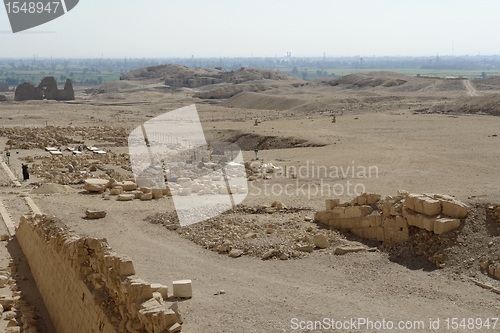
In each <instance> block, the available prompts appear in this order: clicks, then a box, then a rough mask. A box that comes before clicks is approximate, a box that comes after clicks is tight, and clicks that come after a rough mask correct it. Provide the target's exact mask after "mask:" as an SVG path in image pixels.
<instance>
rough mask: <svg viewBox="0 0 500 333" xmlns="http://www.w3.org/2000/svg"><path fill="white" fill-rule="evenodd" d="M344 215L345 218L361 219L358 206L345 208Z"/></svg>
mask: <svg viewBox="0 0 500 333" xmlns="http://www.w3.org/2000/svg"><path fill="white" fill-rule="evenodd" d="M344 214H345V217H346V218H355V217H361V209H360V208H359V206H348V207H345V209H344Z"/></svg>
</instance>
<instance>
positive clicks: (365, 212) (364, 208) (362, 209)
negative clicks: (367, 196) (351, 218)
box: [359, 205, 373, 216]
mask: <svg viewBox="0 0 500 333" xmlns="http://www.w3.org/2000/svg"><path fill="white" fill-rule="evenodd" d="M359 210H360V212H361V216H366V215H368V214H370V213H371V212H372V211H373V208H372V207H371V206H368V205H365V206H359Z"/></svg>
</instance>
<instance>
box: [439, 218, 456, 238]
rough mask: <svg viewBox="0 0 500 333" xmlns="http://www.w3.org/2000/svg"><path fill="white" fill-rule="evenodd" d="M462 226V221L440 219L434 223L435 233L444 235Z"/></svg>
mask: <svg viewBox="0 0 500 333" xmlns="http://www.w3.org/2000/svg"><path fill="white" fill-rule="evenodd" d="M459 226H460V219H450V218H438V219H436V220H435V222H434V233H435V234H438V235H440V234H442V233H445V232H448V231H450V230H453V229H456V228H458V227H459Z"/></svg>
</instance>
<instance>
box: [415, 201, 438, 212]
mask: <svg viewBox="0 0 500 333" xmlns="http://www.w3.org/2000/svg"><path fill="white" fill-rule="evenodd" d="M416 212H417V213H422V214H425V215H428V216H433V215H439V214H441V203H440V202H439V200H436V199H432V198H423V201H422V211H421V212H419V211H416Z"/></svg>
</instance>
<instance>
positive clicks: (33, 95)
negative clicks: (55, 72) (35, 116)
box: [14, 76, 75, 101]
mask: <svg viewBox="0 0 500 333" xmlns="http://www.w3.org/2000/svg"><path fill="white" fill-rule="evenodd" d="M42 99H47V100H56V101H68V100H74V99H75V92H74V91H73V85H72V83H71V80H70V79H66V84H65V85H64V89H63V90H59V88H57V81H56V79H55V78H54V77H53V76H48V77H45V78H44V79H43V80H42V82H40V84H39V85H38V87H35V86H34V85H32V84H31V83H28V82H24V83H21V84H20V85H18V86H17V88H16V91H15V93H14V100H16V101H27V100H42Z"/></svg>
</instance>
